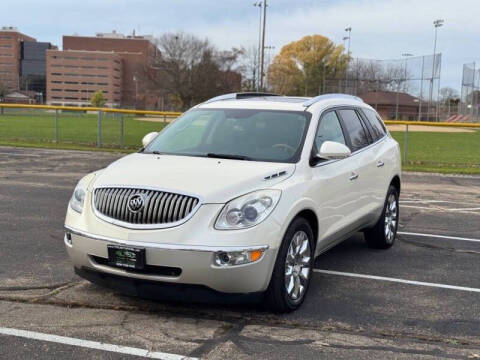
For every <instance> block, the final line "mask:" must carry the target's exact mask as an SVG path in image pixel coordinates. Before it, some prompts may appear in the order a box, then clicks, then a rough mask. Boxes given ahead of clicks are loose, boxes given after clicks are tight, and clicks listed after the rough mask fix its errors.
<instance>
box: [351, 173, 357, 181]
mask: <svg viewBox="0 0 480 360" xmlns="http://www.w3.org/2000/svg"><path fill="white" fill-rule="evenodd" d="M357 179H358V174H356V173H354V172H352V174H351V175H350V180H357Z"/></svg>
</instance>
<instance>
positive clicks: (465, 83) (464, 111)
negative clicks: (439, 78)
mask: <svg viewBox="0 0 480 360" xmlns="http://www.w3.org/2000/svg"><path fill="white" fill-rule="evenodd" d="M479 110H480V68H479V66H478V64H475V63H471V64H464V65H463V74H462V90H461V95H460V104H459V114H461V115H462V117H463V119H464V120H463V121H471V122H479V121H480V111H479Z"/></svg>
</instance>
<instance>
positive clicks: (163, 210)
mask: <svg viewBox="0 0 480 360" xmlns="http://www.w3.org/2000/svg"><path fill="white" fill-rule="evenodd" d="M135 195H140V196H141V197H142V199H143V207H142V208H141V210H139V211H137V212H135V211H132V210H131V207H129V204H128V202H129V199H131V197H133V196H135ZM199 202H200V200H199V199H198V198H197V197H194V196H189V195H184V194H176V193H170V192H166V191H159V190H150V189H136V188H123V187H108V188H98V189H95V191H94V200H93V203H94V207H95V210H96V211H97V215H98V213H99V214H100V215H103V216H104V217H106V218H109V219H112V220H117V222H118V221H120V222H123V223H127V224H133V225H140V226H142V225H150V226H149V227H155V226H156V225H157V226H158V227H161V226H168V225H172V224H174V223H177V222H180V221H182V220H186V219H187V218H188V217H189V216H190V215H191V214H192V213H193V211H194V210H195V209H196V208H197V206H198V205H199ZM100 217H102V216H100ZM133 227H135V226H133Z"/></svg>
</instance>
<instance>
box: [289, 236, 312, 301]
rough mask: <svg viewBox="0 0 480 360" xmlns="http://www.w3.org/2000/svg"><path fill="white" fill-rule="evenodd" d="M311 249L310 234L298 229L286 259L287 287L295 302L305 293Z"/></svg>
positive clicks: (290, 296)
mask: <svg viewBox="0 0 480 360" xmlns="http://www.w3.org/2000/svg"><path fill="white" fill-rule="evenodd" d="M310 259H311V250H310V242H309V240H308V235H307V234H306V233H305V232H304V231H301V230H300V231H297V232H296V233H295V234H294V235H293V238H292V241H291V242H290V246H289V247H288V251H287V258H286V261H285V289H286V291H287V294H288V297H289V298H290V299H291V300H292V301H293V302H299V301H301V299H302V298H303V295H304V294H305V290H306V289H307V285H308V281H309V277H310V272H311V269H310Z"/></svg>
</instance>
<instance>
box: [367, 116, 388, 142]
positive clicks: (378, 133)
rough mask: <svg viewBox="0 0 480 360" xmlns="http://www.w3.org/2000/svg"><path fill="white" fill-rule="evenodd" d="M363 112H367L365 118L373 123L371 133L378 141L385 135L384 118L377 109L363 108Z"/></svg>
mask: <svg viewBox="0 0 480 360" xmlns="http://www.w3.org/2000/svg"><path fill="white" fill-rule="evenodd" d="M362 111H363V113H364V114H365V118H366V119H367V121H368V122H369V124H370V125H371V133H372V137H373V140H374V141H377V140H379V139H381V138H382V137H384V136H385V134H386V133H387V132H386V129H385V126H384V125H383V122H382V120H380V119H379V117H378V115H377V114H376V113H375V111H372V110H370V109H362Z"/></svg>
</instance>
